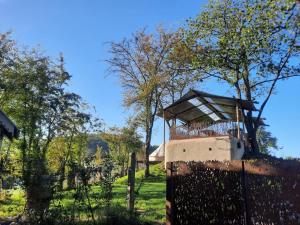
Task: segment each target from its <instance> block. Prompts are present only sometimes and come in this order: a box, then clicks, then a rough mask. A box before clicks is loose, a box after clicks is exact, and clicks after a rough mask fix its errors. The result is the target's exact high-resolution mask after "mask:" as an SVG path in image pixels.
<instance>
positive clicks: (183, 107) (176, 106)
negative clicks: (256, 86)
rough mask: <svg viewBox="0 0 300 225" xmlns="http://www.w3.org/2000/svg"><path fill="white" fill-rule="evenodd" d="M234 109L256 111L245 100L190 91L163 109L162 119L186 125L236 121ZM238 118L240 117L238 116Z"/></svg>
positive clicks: (252, 104)
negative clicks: (177, 120) (176, 120)
mask: <svg viewBox="0 0 300 225" xmlns="http://www.w3.org/2000/svg"><path fill="white" fill-rule="evenodd" d="M236 107H238V108H239V109H243V110H252V111H256V108H255V106H254V103H253V102H250V101H247V100H242V99H236V98H233V97H232V98H231V97H225V96H219V95H213V94H209V93H206V92H202V91H197V90H190V91H189V92H187V93H186V94H185V95H184V96H182V97H181V98H180V99H178V100H177V101H176V102H174V103H173V104H171V105H170V106H168V107H166V108H165V109H164V117H165V119H166V120H170V119H174V118H176V119H180V120H181V121H183V122H186V123H189V122H194V121H195V122H202V121H211V122H217V121H220V122H222V121H229V120H236ZM240 114H241V112H240ZM160 116H162V114H160ZM239 118H242V116H241V115H240V117H239Z"/></svg>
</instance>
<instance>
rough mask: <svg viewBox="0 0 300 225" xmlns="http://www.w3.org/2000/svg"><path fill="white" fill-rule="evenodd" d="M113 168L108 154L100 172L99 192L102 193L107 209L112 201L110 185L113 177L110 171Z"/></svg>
mask: <svg viewBox="0 0 300 225" xmlns="http://www.w3.org/2000/svg"><path fill="white" fill-rule="evenodd" d="M113 168H114V164H113V161H112V158H111V156H110V153H106V154H105V156H104V159H103V164H102V171H101V183H100V186H101V191H102V193H103V197H104V202H105V205H106V206H107V207H108V208H109V206H110V204H111V200H112V197H113V195H112V185H113V181H114V177H113V174H112V170H113Z"/></svg>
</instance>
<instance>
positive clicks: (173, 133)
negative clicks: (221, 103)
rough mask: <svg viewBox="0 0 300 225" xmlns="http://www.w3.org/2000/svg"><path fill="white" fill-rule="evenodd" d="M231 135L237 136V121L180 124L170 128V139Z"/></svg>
mask: <svg viewBox="0 0 300 225" xmlns="http://www.w3.org/2000/svg"><path fill="white" fill-rule="evenodd" d="M225 135H231V136H234V137H237V125H236V123H235V122H223V123H213V124H212V123H193V124H191V125H189V126H187V125H180V126H173V127H171V128H170V140H181V139H190V138H200V137H218V136H225Z"/></svg>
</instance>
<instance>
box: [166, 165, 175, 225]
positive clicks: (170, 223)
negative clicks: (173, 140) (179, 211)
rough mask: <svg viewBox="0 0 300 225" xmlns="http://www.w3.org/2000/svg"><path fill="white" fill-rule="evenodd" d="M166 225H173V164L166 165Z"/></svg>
mask: <svg viewBox="0 0 300 225" xmlns="http://www.w3.org/2000/svg"><path fill="white" fill-rule="evenodd" d="M166 200H167V202H166V211H167V212H166V217H167V218H166V225H174V178H173V162H168V163H167V196H166Z"/></svg>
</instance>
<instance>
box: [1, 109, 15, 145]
mask: <svg viewBox="0 0 300 225" xmlns="http://www.w3.org/2000/svg"><path fill="white" fill-rule="evenodd" d="M4 136H6V137H7V138H9V139H10V140H12V139H13V138H17V137H18V136H19V130H18V128H17V127H16V125H15V124H14V123H13V122H12V121H11V120H10V119H9V118H8V117H7V115H6V114H5V113H4V112H3V111H2V110H1V109H0V140H2V138H3V137H4Z"/></svg>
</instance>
